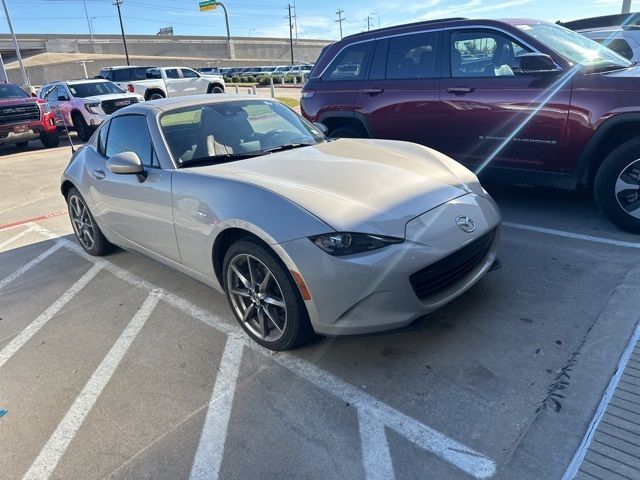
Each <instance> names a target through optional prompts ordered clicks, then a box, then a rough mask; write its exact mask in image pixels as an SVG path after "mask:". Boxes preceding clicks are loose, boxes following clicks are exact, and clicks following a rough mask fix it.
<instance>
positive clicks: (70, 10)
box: [0, 0, 640, 40]
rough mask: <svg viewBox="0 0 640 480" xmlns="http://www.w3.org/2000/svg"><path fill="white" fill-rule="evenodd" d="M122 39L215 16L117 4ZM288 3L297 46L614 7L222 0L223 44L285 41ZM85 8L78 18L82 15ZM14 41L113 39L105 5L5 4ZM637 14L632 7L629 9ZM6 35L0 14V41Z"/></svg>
mask: <svg viewBox="0 0 640 480" xmlns="http://www.w3.org/2000/svg"><path fill="white" fill-rule="evenodd" d="M122 2H123V3H122V7H121V8H122V15H123V22H124V27H125V31H126V33H130V34H151V35H153V34H155V33H157V32H158V30H159V29H160V28H162V27H169V26H172V27H173V31H174V34H175V35H225V24H224V15H223V12H222V10H221V9H220V8H218V9H217V10H215V11H210V12H204V13H203V12H200V11H199V9H198V0H122ZM288 3H291V4H292V5H293V4H294V3H295V7H296V9H295V11H296V19H297V34H298V38H321V39H332V40H337V39H338V38H339V30H338V24H337V23H336V22H335V20H336V19H337V18H338V17H337V15H336V12H337V11H338V10H339V9H341V10H343V11H344V12H343V13H342V16H343V17H344V18H345V21H344V22H343V24H342V26H343V32H344V35H348V34H351V33H357V32H361V31H363V30H365V29H366V28H367V20H366V17H370V20H369V21H370V25H371V28H372V29H373V28H377V27H378V26H381V27H384V26H390V25H397V24H402V23H408V22H415V21H418V20H431V19H437V18H445V17H451V16H464V17H469V18H508V17H510V18H514V17H517V18H535V19H541V20H550V21H557V20H573V19H577V18H585V17H590V16H598V15H608V14H612V13H619V12H620V9H621V6H622V0H422V1H418V0H413V1H412V0H404V1H402V0H319V1H318V0H295V1H294V0H224V4H225V6H226V7H227V10H228V12H229V23H230V29H231V36H236V37H240V36H243V37H247V36H256V37H257V36H260V37H287V36H288V35H289V27H288V19H287V8H286V6H287V4H288ZM85 5H86V13H85ZM7 6H8V8H9V12H10V14H11V17H12V19H13V26H14V29H15V31H16V33H79V34H88V33H89V21H90V23H91V26H92V28H93V31H94V33H96V34H115V33H120V29H119V23H118V17H117V11H116V7H115V6H114V5H113V0H84V1H83V0H7ZM631 7H632V11H634V8H637V9H640V0H634V1H633V2H632V6H631ZM8 32H9V28H8V25H7V22H6V18H5V17H4V13H3V12H1V11H0V33H8Z"/></svg>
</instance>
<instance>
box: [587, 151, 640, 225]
mask: <svg viewBox="0 0 640 480" xmlns="http://www.w3.org/2000/svg"><path fill="white" fill-rule="evenodd" d="M594 194H595V197H596V201H597V202H598V205H599V206H600V208H601V209H602V210H603V211H604V213H605V214H606V215H607V217H608V218H609V219H610V220H611V221H612V222H613V223H615V224H616V225H617V226H618V227H620V228H622V229H623V230H627V231H629V232H633V233H640V139H638V140H630V141H628V142H626V143H623V144H622V145H620V146H619V147H618V148H616V149H615V150H613V151H612V152H611V153H610V154H609V155H608V156H607V157H606V158H605V159H604V161H603V162H602V165H601V166H600V168H599V169H598V173H597V174H596V178H595V182H594Z"/></svg>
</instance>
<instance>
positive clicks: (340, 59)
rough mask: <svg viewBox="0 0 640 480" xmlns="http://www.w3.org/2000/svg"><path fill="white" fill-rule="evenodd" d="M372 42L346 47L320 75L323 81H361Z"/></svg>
mask: <svg viewBox="0 0 640 480" xmlns="http://www.w3.org/2000/svg"><path fill="white" fill-rule="evenodd" d="M372 44H373V42H364V43H356V44H353V45H350V46H348V47H346V48H345V49H344V50H342V51H341V52H340V53H339V54H338V56H337V57H336V58H335V59H334V60H333V62H331V65H329V67H328V68H327V70H326V71H325V72H324V75H322V80H324V81H337V80H362V79H363V78H364V74H365V70H366V69H367V62H368V60H369V54H370V52H371V46H372Z"/></svg>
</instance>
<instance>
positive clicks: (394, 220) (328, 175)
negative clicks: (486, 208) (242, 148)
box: [187, 139, 477, 237]
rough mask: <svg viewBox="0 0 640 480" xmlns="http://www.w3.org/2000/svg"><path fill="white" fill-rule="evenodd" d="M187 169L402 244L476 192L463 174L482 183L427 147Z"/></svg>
mask: <svg viewBox="0 0 640 480" xmlns="http://www.w3.org/2000/svg"><path fill="white" fill-rule="evenodd" d="M448 162H450V163H451V165H447V163H448ZM187 170H188V171H190V172H193V173H197V174H200V175H212V176H216V177H223V178H228V179H232V180H239V181H243V182H247V183H251V184H254V185H257V186H259V187H262V188H265V189H268V190H271V191H272V192H275V193H277V194H279V195H281V196H283V197H285V198H287V199H289V200H290V201H292V202H294V203H296V204H297V205H299V206H300V207H302V208H304V209H306V210H307V211H309V212H310V213H312V214H313V215H315V216H316V217H318V218H319V219H321V220H323V221H324V222H325V223H327V224H328V225H330V226H331V227H332V228H334V229H335V230H337V231H347V232H365V233H376V234H382V235H391V236H396V237H404V232H405V225H406V224H407V222H408V221H409V220H411V219H412V218H415V217H416V216H418V215H420V214H422V213H424V212H426V211H428V210H430V209H432V208H435V207H437V206H438V205H441V204H443V203H445V202H448V201H449V200H452V199H454V198H457V197H459V196H461V195H465V194H467V193H469V192H470V191H471V190H470V188H469V187H468V186H467V185H466V184H465V183H464V181H463V180H462V179H461V178H460V175H459V173H460V172H462V173H463V174H466V175H468V177H467V179H471V180H472V181H475V182H477V178H476V177H475V176H474V175H473V174H472V173H471V172H469V171H468V170H466V169H465V168H464V167H462V166H461V165H460V164H458V163H456V162H454V161H453V160H451V159H449V158H448V157H445V156H444V155H442V154H440V153H438V152H435V151H434V150H431V149H428V148H426V147H422V146H420V145H415V144H411V143H405V142H395V141H385V140H361V139H341V140H335V141H332V142H326V143H322V144H319V145H315V146H311V147H303V148H299V149H295V150H288V151H284V152H278V153H273V154H270V155H266V156H261V157H254V158H250V159H247V160H239V161H236V162H231V163H225V164H219V165H210V166H204V167H191V168H188V169H187ZM454 172H456V173H454Z"/></svg>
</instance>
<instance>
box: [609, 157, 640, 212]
mask: <svg viewBox="0 0 640 480" xmlns="http://www.w3.org/2000/svg"><path fill="white" fill-rule="evenodd" d="M615 193H616V199H617V200H618V204H619V205H620V207H621V208H622V209H623V210H624V211H625V212H627V213H628V214H629V215H631V216H632V217H635V218H638V219H640V159H638V160H635V161H634V162H632V163H630V164H629V165H628V166H627V167H626V168H625V169H624V170H622V173H620V175H619V176H618V180H617V181H616V186H615Z"/></svg>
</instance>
